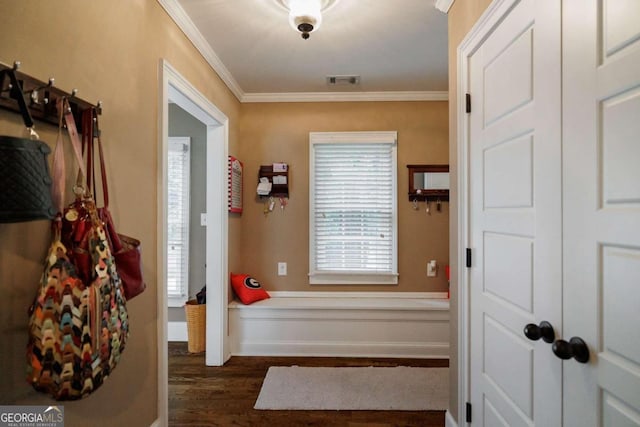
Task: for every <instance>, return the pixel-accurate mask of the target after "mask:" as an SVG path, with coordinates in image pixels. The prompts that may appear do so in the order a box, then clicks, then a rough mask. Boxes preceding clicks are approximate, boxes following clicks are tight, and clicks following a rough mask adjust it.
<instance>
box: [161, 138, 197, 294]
mask: <svg viewBox="0 0 640 427" xmlns="http://www.w3.org/2000/svg"><path fill="white" fill-rule="evenodd" d="M176 144H180V145H181V146H186V147H187V151H188V155H187V156H186V159H185V161H184V170H183V176H182V178H183V185H182V186H183V190H185V189H186V196H185V195H183V201H184V202H185V207H184V208H183V212H184V214H185V215H184V218H183V221H184V223H185V225H186V230H187V232H186V234H185V236H184V240H183V245H184V247H183V251H182V253H183V257H182V258H183V259H182V264H183V266H182V270H183V271H182V276H183V277H182V279H183V280H182V288H181V292H180V296H178V295H171V294H169V287H168V284H169V274H170V272H169V267H168V266H169V262H168V261H169V245H170V241H169V231H168V229H167V264H166V265H167V305H168V306H169V307H182V306H183V305H184V304H185V303H186V302H187V300H188V299H189V237H190V233H191V230H190V228H191V138H190V137H182V136H180V137H169V143H168V148H167V164H168V162H169V156H170V155H171V152H172V151H176V150H174V149H173V146H175V145H176ZM168 185H169V174H167V186H168ZM168 202H169V190H168V188H167V203H168ZM168 226H169V217H168V216H167V227H168Z"/></svg>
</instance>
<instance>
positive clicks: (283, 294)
mask: <svg viewBox="0 0 640 427" xmlns="http://www.w3.org/2000/svg"><path fill="white" fill-rule="evenodd" d="M269 295H270V296H271V297H272V298H385V299H446V298H447V293H446V292H358V291H354V292H329V291H318V292H315V291H313V292H307V291H269Z"/></svg>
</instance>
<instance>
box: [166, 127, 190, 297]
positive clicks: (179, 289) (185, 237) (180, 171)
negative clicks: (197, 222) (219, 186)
mask: <svg viewBox="0 0 640 427" xmlns="http://www.w3.org/2000/svg"><path fill="white" fill-rule="evenodd" d="M167 162H168V165H167V166H168V167H167V170H168V175H167V192H168V198H167V200H168V206H167V225H168V230H167V297H168V298H169V304H170V305H182V304H183V303H184V302H185V301H186V300H187V298H188V293H189V177H190V164H191V150H190V138H188V137H179V138H178V137H175V138H169V152H168V156H167Z"/></svg>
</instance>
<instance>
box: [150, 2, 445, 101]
mask: <svg viewBox="0 0 640 427" xmlns="http://www.w3.org/2000/svg"><path fill="white" fill-rule="evenodd" d="M159 1H160V3H161V4H162V5H163V6H164V7H165V9H166V10H167V11H168V12H169V14H170V15H171V16H172V17H173V19H174V20H175V21H176V22H177V23H178V25H179V26H180V27H181V28H182V29H183V31H184V32H185V33H186V34H187V36H189V37H190V39H191V40H192V41H193V42H194V44H195V45H196V47H198V48H199V49H200V51H201V52H202V53H203V55H204V56H205V58H207V60H208V61H209V62H210V63H211V64H212V66H213V67H214V69H216V71H217V72H218V74H220V75H221V77H222V78H223V80H225V82H226V83H227V85H228V86H229V87H230V88H231V90H232V91H234V93H235V94H236V96H238V98H240V100H241V101H251V100H253V101H255V100H259V99H261V98H265V99H264V100H268V99H270V98H274V97H276V98H277V97H278V96H279V97H281V98H282V97H283V96H284V97H285V98H286V96H287V95H288V96H289V97H290V98H292V97H293V98H296V97H298V98H300V97H304V96H305V95H306V96H311V95H316V97H320V98H321V97H322V96H323V95H324V96H325V97H326V96H332V95H343V96H347V97H352V98H353V97H358V96H359V97H363V96H366V94H374V93H376V94H378V95H379V96H382V97H384V96H385V94H386V95H389V94H391V93H395V95H398V93H404V95H405V98H407V99H412V96H413V98H415V99H421V98H425V99H429V98H445V99H446V92H445V91H446V90H447V84H448V77H447V76H448V74H447V15H446V14H444V13H442V12H440V11H439V10H438V9H436V8H435V3H436V0H338V2H337V3H336V4H335V5H334V6H333V7H331V8H330V9H329V10H327V11H325V12H324V13H323V22H322V25H321V27H320V28H319V29H318V30H317V31H315V32H313V33H312V34H311V37H310V38H309V39H308V40H303V39H302V38H301V37H300V34H299V33H298V32H297V31H295V30H294V29H293V28H291V26H290V25H289V23H288V15H287V11H286V10H284V9H283V8H282V6H280V5H279V4H278V2H277V1H276V0H159ZM438 1H439V2H442V0H438ZM330 75H358V76H360V78H361V81H360V85H359V86H357V87H345V86H333V87H330V86H328V85H327V83H326V77H327V76H330ZM340 92H342V93H340ZM344 92H347V93H344ZM434 94H435V95H434ZM430 95H431V96H430Z"/></svg>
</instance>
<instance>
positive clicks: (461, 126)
mask: <svg viewBox="0 0 640 427" xmlns="http://www.w3.org/2000/svg"><path fill="white" fill-rule="evenodd" d="M517 2H518V0H494V1H493V2H492V3H491V4H490V5H489V6H488V7H487V9H486V10H485V11H484V13H483V14H482V16H481V17H480V19H478V21H477V22H476V23H475V25H474V26H473V28H471V30H470V31H469V33H467V35H466V37H465V38H464V39H463V40H462V42H461V43H460V45H459V46H458V49H457V65H456V66H457V75H458V81H457V108H458V111H457V123H456V126H457V133H458V138H457V151H458V157H457V167H458V173H457V179H458V185H457V191H458V200H457V202H458V253H457V254H456V257H457V273H458V287H457V291H458V408H456V409H454V408H451V410H457V414H458V416H457V420H458V425H460V426H462V425H468V423H467V422H466V421H465V419H466V402H468V401H469V400H470V389H469V385H470V384H469V380H470V378H469V365H470V361H471V358H470V354H469V349H470V339H471V337H470V336H469V331H470V328H469V317H470V316H469V315H470V312H469V310H470V305H469V291H468V288H469V269H468V268H467V267H466V262H465V260H466V248H468V247H469V242H470V235H469V151H470V147H469V143H470V141H469V126H470V121H469V116H468V115H467V112H466V94H467V93H468V92H469V69H470V67H469V58H470V57H471V56H472V55H473V54H474V53H475V51H476V50H477V49H478V48H479V47H480V45H481V44H482V43H483V42H484V40H485V38H486V37H487V36H488V35H489V33H490V31H491V30H492V29H493V27H495V25H496V24H497V23H498V22H499V21H500V20H501V19H502V17H503V16H505V15H506V14H507V13H508V12H509V10H511V8H512V7H513V6H514V5H515V4H516V3H517Z"/></svg>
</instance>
